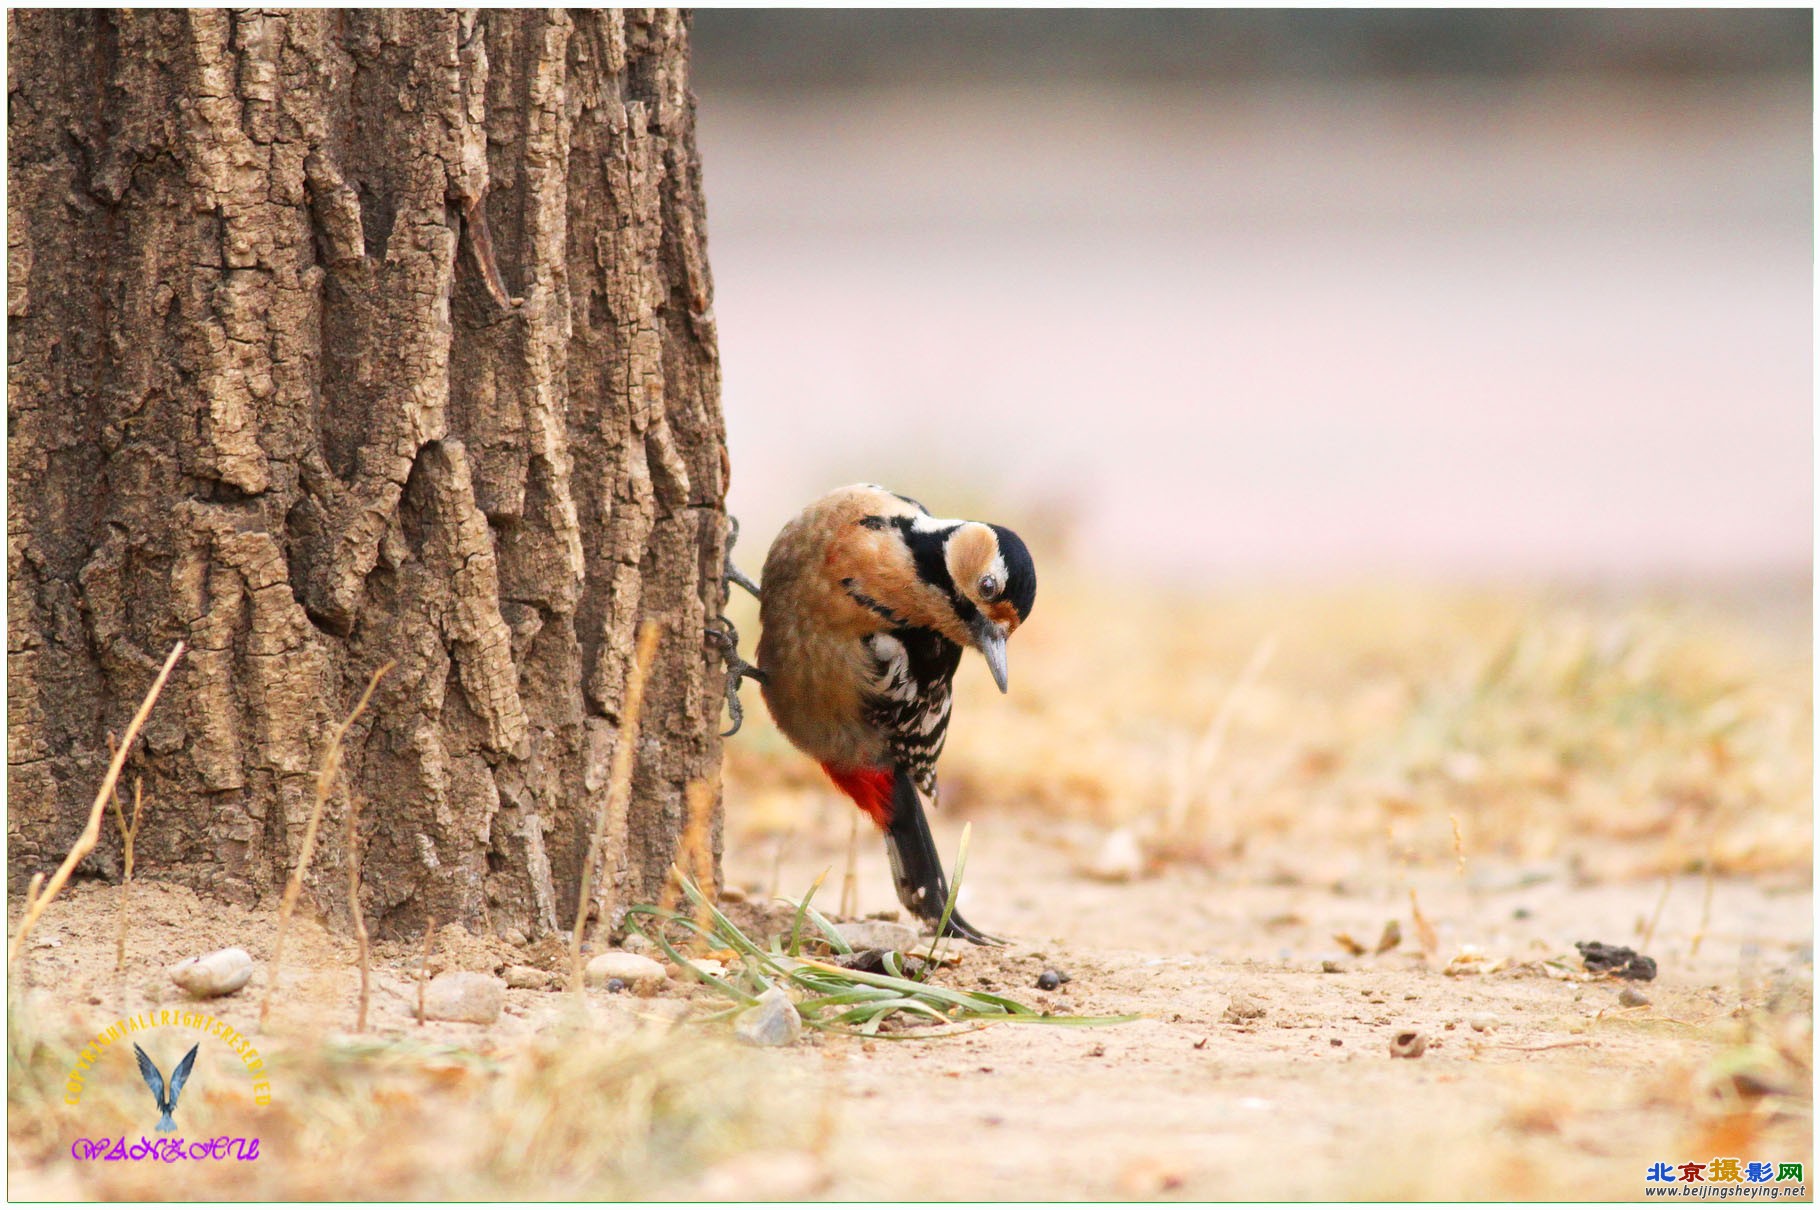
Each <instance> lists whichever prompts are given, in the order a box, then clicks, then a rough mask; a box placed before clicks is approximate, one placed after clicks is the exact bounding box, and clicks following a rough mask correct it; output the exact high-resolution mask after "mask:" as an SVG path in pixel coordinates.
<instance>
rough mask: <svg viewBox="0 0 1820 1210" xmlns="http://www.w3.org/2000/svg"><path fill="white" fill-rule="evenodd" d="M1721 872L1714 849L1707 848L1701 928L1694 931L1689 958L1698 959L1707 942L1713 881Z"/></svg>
mask: <svg viewBox="0 0 1820 1210" xmlns="http://www.w3.org/2000/svg"><path fill="white" fill-rule="evenodd" d="M1718 871H1719V863H1718V862H1717V861H1714V860H1713V849H1712V845H1711V844H1710V843H1709V844H1708V845H1707V846H1706V887H1705V890H1703V891H1702V892H1701V895H1700V927H1699V928H1697V929H1695V930H1694V939H1693V942H1692V944H1690V945H1689V946H1688V947H1687V956H1688V957H1689V958H1697V957H1699V955H1700V943H1701V942H1702V941H1705V940H1706V927H1707V926H1708V925H1709V924H1711V923H1712V922H1713V879H1714V877H1716V876H1717V874H1718Z"/></svg>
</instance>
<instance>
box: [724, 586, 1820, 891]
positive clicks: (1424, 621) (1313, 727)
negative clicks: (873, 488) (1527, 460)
mask: <svg viewBox="0 0 1820 1210" xmlns="http://www.w3.org/2000/svg"><path fill="white" fill-rule="evenodd" d="M1044 576H1045V579H1044V592H1043V601H1042V609H1041V612H1040V613H1038V614H1037V615H1036V616H1035V617H1033V618H1032V620H1031V623H1030V624H1029V625H1028V626H1026V627H1025V628H1023V629H1021V630H1020V631H1019V632H1018V635H1017V638H1016V639H1015V640H1014V641H1013V643H1012V663H1013V673H1012V677H1013V686H1012V691H1011V694H1010V696H1009V697H1001V696H1000V695H999V694H998V693H997V691H996V689H995V688H994V687H993V686H992V685H991V682H990V680H989V678H987V677H986V676H985V675H984V673H983V670H982V669H981V668H980V667H978V661H977V660H975V659H973V658H972V657H968V658H967V659H966V660H964V661H963V664H962V668H961V672H960V675H959V677H958V678H957V684H956V697H957V701H956V705H955V720H956V722H955V726H954V727H953V728H952V729H951V731H950V733H949V736H948V743H947V749H946V752H945V754H944V756H943V759H942V770H941V773H942V795H943V806H944V808H946V809H951V810H958V811H960V812H962V813H966V812H969V811H975V810H984V809H990V808H992V807H994V806H998V805H1016V806H1019V807H1028V808H1033V809H1036V810H1039V811H1040V812H1041V813H1042V814H1043V815H1044V816H1046V817H1050V818H1058V817H1059V818H1072V819H1077V820H1083V821H1088V822H1091V823H1093V824H1095V825H1098V826H1100V827H1103V828H1111V827H1130V828H1132V829H1134V830H1135V831H1136V832H1137V833H1138V835H1139V836H1140V837H1141V838H1142V839H1143V840H1144V841H1145V843H1146V847H1147V848H1149V849H1150V851H1151V853H1152V855H1153V856H1162V857H1165V858H1168V857H1175V858H1177V859H1180V860H1199V861H1205V862H1213V863H1222V864H1224V863H1235V864H1236V863H1240V862H1241V861H1244V862H1245V863H1246V864H1255V861H1254V860H1253V859H1255V858H1256V857H1257V856H1258V855H1259V853H1260V852H1272V853H1277V854H1287V855H1290V856H1291V857H1293V855H1295V854H1298V853H1305V852H1309V851H1319V852H1323V853H1336V852H1343V851H1344V852H1356V853H1358V854H1359V855H1360V859H1361V860H1366V859H1369V860H1372V861H1374V862H1380V863H1381V862H1383V861H1385V860H1386V859H1390V860H1395V858H1396V855H1397V852H1399V851H1406V852H1407V854H1408V857H1409V859H1410V860H1411V861H1412V862H1414V863H1416V864H1417V865H1419V866H1423V867H1433V868H1442V867H1444V866H1448V865H1451V866H1453V867H1454V868H1456V869H1457V868H1458V866H1459V864H1460V863H1461V861H1462V860H1463V857H1464V853H1465V840H1466V838H1468V837H1470V840H1471V848H1472V856H1473V857H1474V859H1475V860H1478V859H1486V860H1489V861H1494V862H1495V861H1498V860H1504V861H1518V862H1531V861H1542V860H1560V859H1566V860H1568V861H1570V862H1573V863H1574V864H1575V866H1576V868H1577V870H1578V872H1579V873H1581V874H1583V875H1585V876H1588V877H1592V878H1629V877H1654V876H1657V875H1661V874H1665V873H1671V872H1672V873H1680V872H1687V871H1692V870H1698V869H1700V868H1702V867H1703V866H1710V868H1711V869H1713V870H1714V871H1715V873H1716V874H1718V875H1721V876H1724V875H1751V874H1761V873H1772V872H1773V873H1777V874H1786V875H1798V874H1800V873H1802V872H1803V871H1806V870H1808V869H1809V868H1810V867H1811V864H1812V855H1813V829H1812V818H1811V816H1812V809H1811V808H1812V794H1811V781H1812V773H1813V749H1812V737H1811V731H1812V726H1811V720H1812V713H1813V712H1812V693H1811V685H1810V677H1809V670H1810V666H1811V653H1810V644H1809V642H1808V634H1807V626H1806V622H1805V618H1804V617H1798V616H1796V615H1795V613H1794V612H1793V611H1792V607H1789V606H1785V605H1782V604H1779V603H1778V602H1777V601H1770V602H1769V603H1768V605H1767V606H1760V605H1758V604H1755V603H1751V602H1747V603H1746V604H1744V605H1729V604H1722V603H1715V602H1713V601H1710V600H1709V601H1707V602H1705V603H1701V602H1698V601H1694V600H1691V599H1683V600H1681V601H1679V602H1676V603H1662V602H1660V601H1654V600H1647V599H1642V598H1633V599H1629V600H1606V599H1595V598H1591V597H1586V596H1574V595H1572V594H1567V593H1554V594H1547V593H1541V592H1532V591H1517V590H1510V589H1501V590H1496V591H1493V590H1485V591H1474V590H1466V589H1427V588H1413V587H1412V588H1406V589H1388V588H1381V589H1364V588H1360V589H1348V590H1341V589H1331V590H1319V591H1312V590H1311V591H1299V592H1249V593H1239V592H1233V593H1224V594H1215V593H1187V592H1180V593H1171V592H1166V591H1154V590H1152V591H1145V592H1127V591H1123V589H1122V587H1121V588H1119V589H1117V590H1115V589H1113V588H1109V587H1108V586H1107V585H1106V584H1105V582H1104V581H1103V580H1099V579H1095V578H1092V577H1089V576H1085V575H1081V574H1078V573H1075V572H1072V571H1070V570H1069V569H1066V568H1064V569H1059V570H1057V571H1055V572H1053V573H1052V572H1050V571H1049V570H1048V569H1047V568H1045V570H1044ZM739 604H740V608H741V609H742V610H743V609H749V608H750V606H749V605H748V604H747V603H745V602H741V603H739ZM735 621H736V622H739V623H740V624H741V625H742V627H743V626H745V625H746V624H747V623H748V619H746V618H744V617H739V616H736V617H735ZM727 752H728V770H727V781H728V787H729V794H728V798H729V801H730V802H731V803H733V804H734V806H733V809H732V819H733V822H734V824H735V825H736V826H739V827H741V828H743V829H744V830H745V831H746V832H748V833H752V832H760V833H766V834H770V835H783V834H785V833H787V832H789V831H790V830H791V829H793V828H801V827H802V826H803V824H804V820H805V817H808V816H811V815H812V814H813V812H814V810H815V808H816V805H817V804H818V803H820V802H821V801H822V800H823V797H824V795H825V793H826V792H825V791H824V790H823V788H822V786H821V779H820V773H819V770H817V769H816V768H815V767H814V766H813V764H812V763H811V762H809V761H807V760H805V759H803V758H802V757H801V756H799V755H798V754H796V753H795V752H794V751H792V750H791V749H790V748H789V746H788V744H787V743H785V742H784V741H783V739H782V737H781V736H779V735H778V734H777V732H776V730H775V729H774V728H773V727H772V726H771V724H770V722H769V720H768V719H762V718H758V717H754V718H753V719H752V720H751V722H750V723H749V724H748V728H747V730H746V731H745V732H744V733H742V734H741V736H740V737H739V739H738V740H736V741H734V742H732V743H730V744H729V745H728V748H727ZM1456 824H1457V828H1458V839H1456ZM1391 826H1394V829H1395V832H1394V835H1395V841H1394V844H1387V841H1386V828H1387V827H1391Z"/></svg>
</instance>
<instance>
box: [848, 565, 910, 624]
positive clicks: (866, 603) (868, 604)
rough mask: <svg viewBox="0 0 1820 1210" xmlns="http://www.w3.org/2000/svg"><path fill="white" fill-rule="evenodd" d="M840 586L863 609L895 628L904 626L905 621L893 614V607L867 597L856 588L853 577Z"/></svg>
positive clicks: (849, 577)
mask: <svg viewBox="0 0 1820 1210" xmlns="http://www.w3.org/2000/svg"><path fill="white" fill-rule="evenodd" d="M840 586H841V587H842V588H844V589H846V590H847V595H848V596H850V597H852V598H853V599H854V600H855V601H857V602H858V603H859V605H860V606H861V607H862V608H864V609H869V610H871V611H872V612H873V613H875V614H877V615H878V616H879V617H881V618H883V619H885V621H887V622H889V623H891V624H892V625H893V626H902V625H903V624H904V619H903V618H901V617H899V616H898V615H897V614H896V613H894V612H892V610H891V607H890V606H889V605H885V604H883V603H882V602H880V601H876V600H874V599H873V598H871V597H869V596H867V595H866V594H865V593H863V592H861V591H860V590H859V589H857V588H855V587H854V586H853V577H852V576H848V577H847V578H846V579H844V580H842V581H841V582H840Z"/></svg>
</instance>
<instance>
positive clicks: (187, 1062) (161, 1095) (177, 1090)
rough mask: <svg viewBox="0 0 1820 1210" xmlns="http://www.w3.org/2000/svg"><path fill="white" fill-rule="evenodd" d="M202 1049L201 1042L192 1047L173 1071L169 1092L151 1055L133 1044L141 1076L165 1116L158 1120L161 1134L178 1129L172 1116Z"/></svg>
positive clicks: (136, 1044) (160, 1111)
mask: <svg viewBox="0 0 1820 1210" xmlns="http://www.w3.org/2000/svg"><path fill="white" fill-rule="evenodd" d="M200 1049H202V1044H201V1043H200V1042H198V1043H197V1044H196V1045H194V1046H192V1047H190V1053H189V1054H187V1055H184V1056H183V1062H181V1063H179V1064H177V1066H176V1067H175V1068H173V1069H172V1071H171V1087H170V1091H168V1092H167V1091H165V1087H164V1077H163V1075H161V1074H159V1071H158V1065H157V1064H156V1063H154V1062H152V1059H151V1056H150V1055H148V1054H146V1053H145V1052H144V1051H143V1050H140V1049H139V1044H138V1043H137V1042H135V1043H133V1053H134V1054H135V1055H138V1056H139V1074H140V1075H142V1076H144V1077H145V1086H146V1087H147V1088H149V1089H151V1090H152V1099H153V1100H155V1101H157V1102H158V1112H159V1113H160V1114H163V1115H164V1116H162V1117H160V1118H159V1119H158V1133H160V1134H169V1133H171V1132H172V1131H174V1130H176V1129H177V1123H176V1122H174V1121H172V1120H171V1114H173V1113H175V1112H176V1111H177V1098H178V1097H180V1096H182V1095H183V1085H184V1082H185V1081H187V1080H188V1079H189V1078H190V1068H192V1067H194V1066H195V1065H196V1052H197V1051H198V1050H200Z"/></svg>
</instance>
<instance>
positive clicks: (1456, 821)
mask: <svg viewBox="0 0 1820 1210" xmlns="http://www.w3.org/2000/svg"><path fill="white" fill-rule="evenodd" d="M1447 822H1448V823H1450V824H1452V825H1453V861H1454V873H1456V874H1458V875H1459V876H1460V877H1462V878H1464V877H1466V839H1465V837H1463V836H1461V835H1460V817H1459V816H1458V815H1453V814H1449V815H1448V816H1447Z"/></svg>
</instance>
